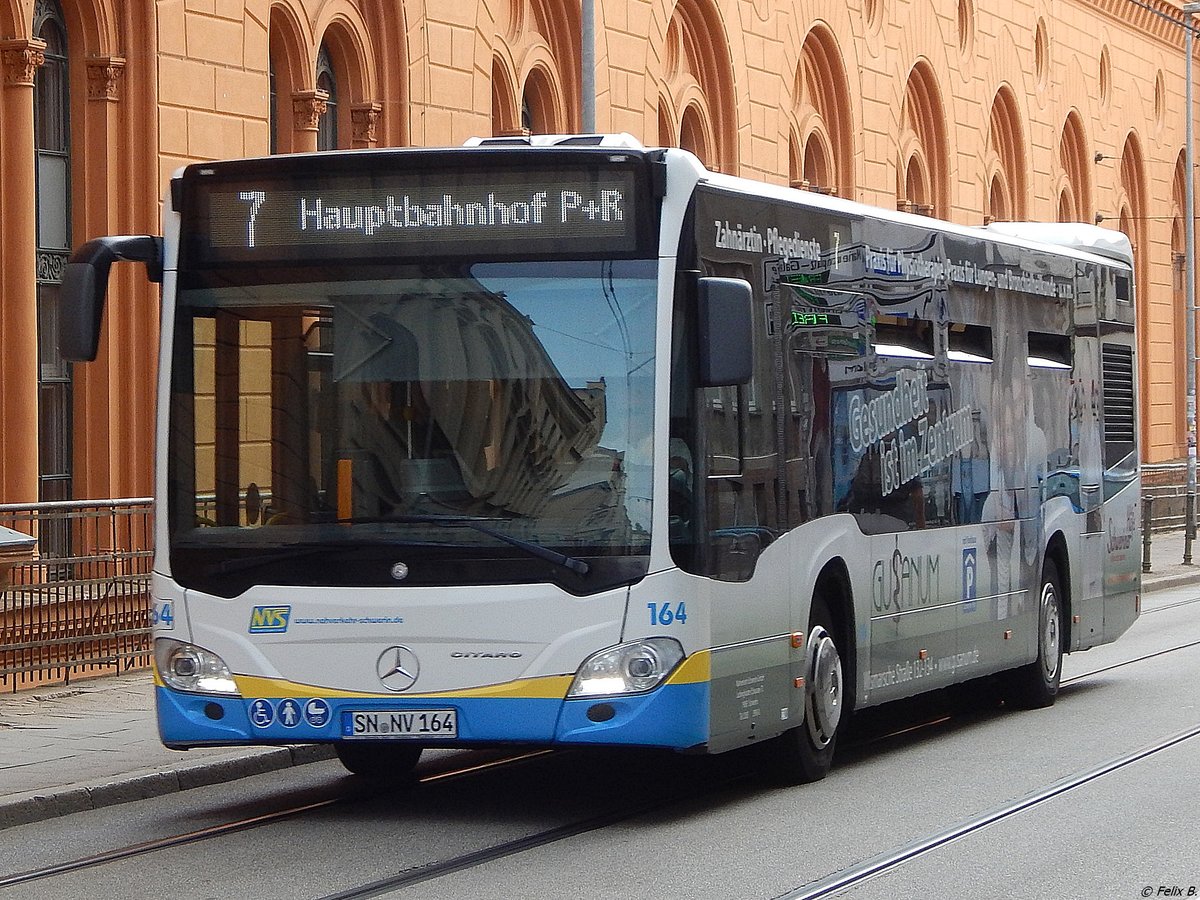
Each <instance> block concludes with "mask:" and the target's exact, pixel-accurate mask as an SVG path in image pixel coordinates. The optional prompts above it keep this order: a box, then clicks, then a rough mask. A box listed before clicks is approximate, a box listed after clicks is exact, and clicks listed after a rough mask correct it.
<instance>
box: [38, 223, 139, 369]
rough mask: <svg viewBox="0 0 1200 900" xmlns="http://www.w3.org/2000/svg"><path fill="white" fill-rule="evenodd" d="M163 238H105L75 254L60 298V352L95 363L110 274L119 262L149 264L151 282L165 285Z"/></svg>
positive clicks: (83, 247)
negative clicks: (111, 268)
mask: <svg viewBox="0 0 1200 900" xmlns="http://www.w3.org/2000/svg"><path fill="white" fill-rule="evenodd" d="M162 252H163V244H162V238H158V237H152V236H150V235H147V234H139V235H121V236H117V237H102V238H96V239H95V240H91V241H88V242H87V243H86V244H84V245H83V246H82V247H80V248H79V249H78V250H76V251H75V252H74V253H72V254H71V258H70V259H69V260H68V261H67V269H66V272H64V273H63V281H62V288H61V293H60V294H59V297H60V299H59V318H58V351H59V353H61V354H62V357H63V359H66V360H69V361H71V362H91V361H92V360H94V359H95V358H96V350H97V348H98V347H99V345H100V322H101V320H102V319H103V318H104V296H105V294H106V293H107V292H108V270H109V268H110V267H111V266H112V264H113V263H114V262H116V261H117V260H127V261H129V262H141V263H145V264H146V274H147V276H148V277H149V279H150V280H151V281H154V282H159V281H162V266H163V259H162Z"/></svg>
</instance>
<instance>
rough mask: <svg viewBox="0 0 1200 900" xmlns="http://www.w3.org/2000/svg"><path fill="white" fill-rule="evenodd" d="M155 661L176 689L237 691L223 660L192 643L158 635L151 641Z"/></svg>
mask: <svg viewBox="0 0 1200 900" xmlns="http://www.w3.org/2000/svg"><path fill="white" fill-rule="evenodd" d="M154 665H155V667H156V668H157V669H158V674H159V677H160V678H162V680H163V681H164V682H166V685H167V687H170V688H174V689H175V690H177V691H187V692H188V693H191V694H233V695H235V696H236V695H237V692H238V689H237V685H236V684H235V683H234V681H233V674H232V673H231V672H230V671H229V666H227V665H225V661H224V660H223V659H221V657H219V656H217V654H215V653H211V652H209V651H208V650H205V649H204V648H203V647H197V646H196V645H195V644H185V643H183V642H181V641H173V640H171V639H170V638H159V639H158V640H156V641H155V642H154Z"/></svg>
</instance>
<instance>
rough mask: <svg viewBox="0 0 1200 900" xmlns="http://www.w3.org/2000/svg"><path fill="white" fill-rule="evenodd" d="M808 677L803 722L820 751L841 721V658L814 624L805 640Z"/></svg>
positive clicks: (833, 645)
mask: <svg viewBox="0 0 1200 900" xmlns="http://www.w3.org/2000/svg"><path fill="white" fill-rule="evenodd" d="M807 668H808V678H807V681H806V682H805V690H804V705H805V713H806V715H805V717H804V718H805V721H806V722H807V724H808V733H809V736H810V737H811V738H812V742H813V745H814V746H815V747H816V748H817V749H818V750H824V749H825V748H826V747H828V746H829V745H830V744H831V743H833V738H834V735H836V734H837V727H838V723H839V722H840V721H841V719H842V690H843V686H842V659H841V656H840V655H839V654H838V649H837V644H835V643H834V641H833V636H832V635H831V634H830V633H829V632H828V631H826V630H825V629H824V628H822V627H821V626H820V625H818V626H817V627H816V628H814V629H813V630H812V633H811V634H810V635H809V638H808V666H807Z"/></svg>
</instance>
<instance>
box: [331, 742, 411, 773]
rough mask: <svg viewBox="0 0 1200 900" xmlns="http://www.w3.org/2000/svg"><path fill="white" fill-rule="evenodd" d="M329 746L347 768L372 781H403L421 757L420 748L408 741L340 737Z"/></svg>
mask: <svg viewBox="0 0 1200 900" xmlns="http://www.w3.org/2000/svg"><path fill="white" fill-rule="evenodd" d="M333 748H334V750H335V751H336V752H337V757H338V760H339V761H340V762H341V764H342V765H343V766H345V767H346V769H347V771H349V772H350V773H352V774H354V775H359V776H361V777H363V778H370V779H372V780H374V781H405V780H407V779H409V778H410V777H411V776H412V773H413V769H415V768H416V766H417V760H419V759H420V758H421V748H420V747H414V746H412V745H411V744H396V743H354V742H350V741H342V742H341V743H338V744H334V745H333Z"/></svg>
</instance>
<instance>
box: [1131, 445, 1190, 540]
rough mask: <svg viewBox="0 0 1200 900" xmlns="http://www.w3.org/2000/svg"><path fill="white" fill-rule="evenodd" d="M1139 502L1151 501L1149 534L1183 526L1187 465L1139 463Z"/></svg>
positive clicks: (1185, 520) (1148, 519)
mask: <svg viewBox="0 0 1200 900" xmlns="http://www.w3.org/2000/svg"><path fill="white" fill-rule="evenodd" d="M1142 499H1143V502H1145V501H1146V500H1149V501H1151V509H1152V512H1151V514H1150V516H1149V517H1148V518H1147V519H1146V523H1147V524H1148V525H1149V528H1150V530H1151V531H1171V530H1174V529H1177V528H1183V527H1184V525H1186V524H1187V463H1182V462H1179V463H1142Z"/></svg>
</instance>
